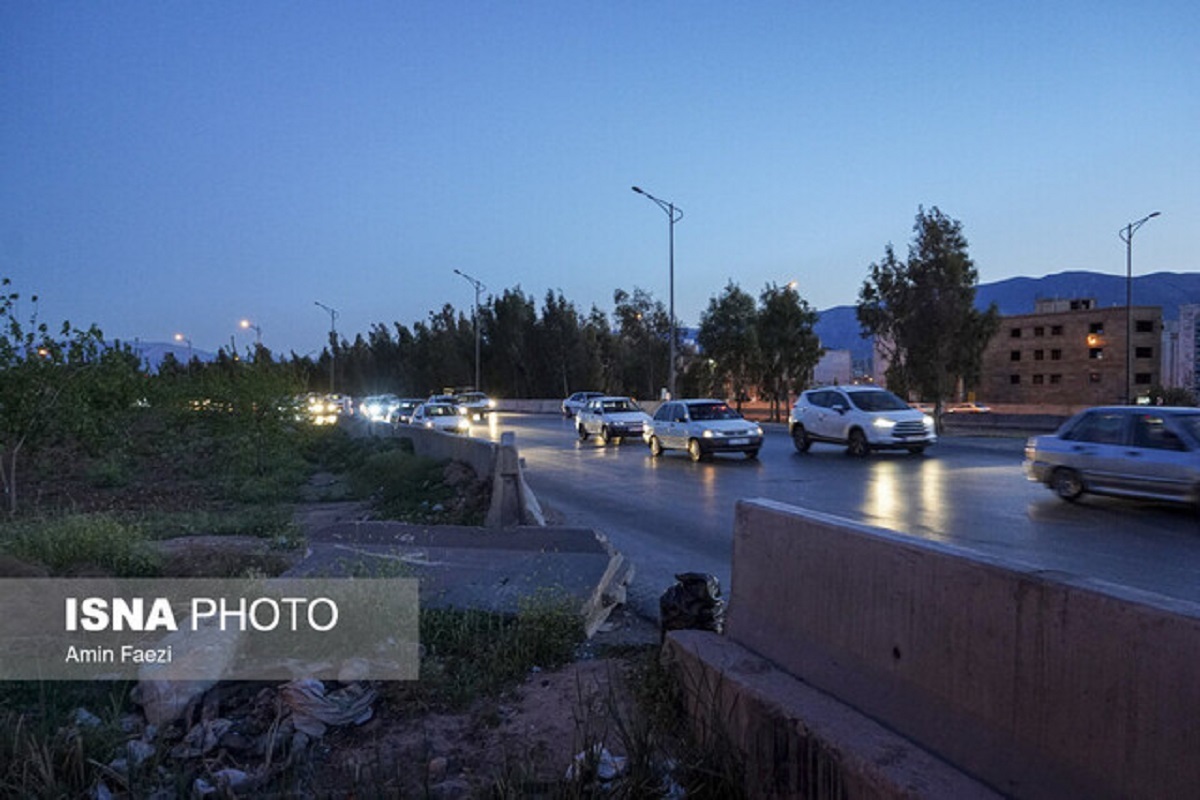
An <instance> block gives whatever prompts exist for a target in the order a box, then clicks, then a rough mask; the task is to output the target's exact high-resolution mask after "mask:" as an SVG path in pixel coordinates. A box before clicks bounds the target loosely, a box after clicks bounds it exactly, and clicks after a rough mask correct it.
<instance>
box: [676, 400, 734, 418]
mask: <svg viewBox="0 0 1200 800" xmlns="http://www.w3.org/2000/svg"><path fill="white" fill-rule="evenodd" d="M688 413H689V414H691V417H692V419H694V420H702V421H708V420H717V419H741V418H742V417H741V415H740V414H738V413H737V412H736V411H734V410H733V409H732V408H730V407H729V406H728V405H726V404H725V403H694V404H692V405H689V406H688Z"/></svg>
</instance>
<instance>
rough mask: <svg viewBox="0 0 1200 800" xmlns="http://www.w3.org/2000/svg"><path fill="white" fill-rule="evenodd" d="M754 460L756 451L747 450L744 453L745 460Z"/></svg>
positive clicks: (756, 454) (756, 456)
mask: <svg viewBox="0 0 1200 800" xmlns="http://www.w3.org/2000/svg"><path fill="white" fill-rule="evenodd" d="M756 458H758V451H757V450H747V451H746V460H747V461H753V460H754V459H756Z"/></svg>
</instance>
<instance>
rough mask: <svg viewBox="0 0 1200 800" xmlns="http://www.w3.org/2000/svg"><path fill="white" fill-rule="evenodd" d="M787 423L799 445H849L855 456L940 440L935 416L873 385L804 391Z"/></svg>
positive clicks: (913, 449) (915, 449)
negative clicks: (820, 443) (823, 443)
mask: <svg viewBox="0 0 1200 800" xmlns="http://www.w3.org/2000/svg"><path fill="white" fill-rule="evenodd" d="M788 427H789V428H790V429H791V432H792V442H793V443H795V445H796V450H798V451H799V452H801V453H805V452H808V448H809V447H811V446H812V443H813V442H829V443H830V444H841V445H845V446H846V452H847V453H849V454H850V455H852V456H859V457H862V456H865V455H867V454H868V453H869V452H871V451H872V450H907V451H908V452H910V453H921V452H924V450H925V448H926V447H928V446H929V445H931V444H933V443H934V442H936V441H937V434H936V433H935V430H934V423H933V417H931V416H929V415H928V414H925V413H923V412H921V411H918V410H917V409H915V408H913V407H912V406H910V405H909V404H908V403H906V402H904V401H903V400H901V399H900V398H899V397H897V396H896V395H894V394H892V393H891V392H889V391H887V390H886V389H880V388H878V387H875V386H827V387H824V388H822V389H809V390H808V391H807V392H803V393H801V395H800V397H798V398H797V399H796V404H795V405H794V406H792V414H791V418H790V420H789V425H788Z"/></svg>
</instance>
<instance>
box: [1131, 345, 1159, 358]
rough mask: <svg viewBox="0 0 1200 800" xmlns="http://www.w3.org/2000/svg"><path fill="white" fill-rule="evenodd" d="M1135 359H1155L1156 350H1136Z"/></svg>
mask: <svg viewBox="0 0 1200 800" xmlns="http://www.w3.org/2000/svg"><path fill="white" fill-rule="evenodd" d="M1134 357H1135V358H1154V348H1153V347H1137V348H1134Z"/></svg>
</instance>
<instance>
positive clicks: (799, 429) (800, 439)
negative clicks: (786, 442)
mask: <svg viewBox="0 0 1200 800" xmlns="http://www.w3.org/2000/svg"><path fill="white" fill-rule="evenodd" d="M792 444H794V445H796V452H797V453H807V452H808V448H810V447H812V439H810V438H808V431H806V430H804V426H803V425H801V424H800V423H796V424H795V425H793V426H792Z"/></svg>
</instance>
